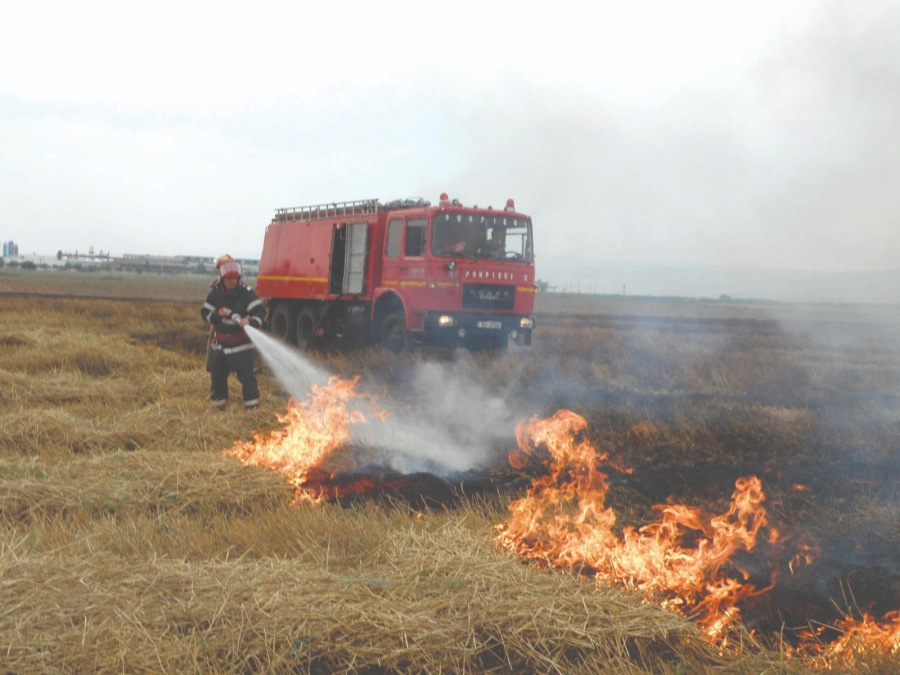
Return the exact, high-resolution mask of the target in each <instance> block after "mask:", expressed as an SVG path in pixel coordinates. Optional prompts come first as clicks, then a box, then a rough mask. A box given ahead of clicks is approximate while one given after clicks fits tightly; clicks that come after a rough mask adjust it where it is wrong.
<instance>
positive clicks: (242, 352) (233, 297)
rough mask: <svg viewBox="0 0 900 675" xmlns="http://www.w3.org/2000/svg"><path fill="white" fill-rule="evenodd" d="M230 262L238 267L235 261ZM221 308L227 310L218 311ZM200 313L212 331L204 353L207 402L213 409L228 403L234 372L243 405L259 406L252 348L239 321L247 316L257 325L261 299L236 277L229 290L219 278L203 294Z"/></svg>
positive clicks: (260, 317) (262, 314)
mask: <svg viewBox="0 0 900 675" xmlns="http://www.w3.org/2000/svg"><path fill="white" fill-rule="evenodd" d="M230 264H231V265H235V266H236V267H237V268H238V270H239V269H240V267H239V266H238V265H237V263H230ZM223 270H224V266H223ZM223 307H225V308H227V310H228V311H227V312H225V311H222V312H220V310H221V309H222V308H223ZM222 314H226V316H222ZM200 316H201V317H202V318H203V320H204V321H206V322H208V323H209V324H210V325H211V326H212V330H213V336H212V338H213V339H212V341H211V343H210V347H209V353H208V355H207V370H208V371H209V375H210V394H209V400H210V403H212V405H213V406H215V407H216V408H223V407H225V404H226V403H227V402H228V375H229V373H236V374H237V377H238V380H239V381H240V383H241V388H242V394H243V398H244V407H246V408H248V409H249V408H255V407H256V406H258V405H259V387H258V386H257V383H256V373H255V371H254V362H255V348H254V346H253V343H252V342H251V341H250V338H249V337H248V336H247V332H246V331H245V330H244V328H243V327H242V326H241V325H240V322H241V319H243V318H245V317H247V318H249V324H248V325H250V326H253V327H254V328H260V327H261V326H262V324H263V319H265V316H266V310H265V307H264V306H263V302H262V300H260V299H259V297H258V296H257V295H256V293H255V292H254V291H253V289H251V288H250V287H249V286H247V285H246V284H244V283H243V282H242V281H240V280H238V282H237V284H236V285H235V286H234V288H232V289H231V290H228V288H227V285H226V283H225V282H224V281H222V280H220V283H217V284H216V285H215V286H214V287H213V288H212V290H211V291H210V292H209V295H208V296H207V297H206V302H205V303H203V307H202V308H201V309H200Z"/></svg>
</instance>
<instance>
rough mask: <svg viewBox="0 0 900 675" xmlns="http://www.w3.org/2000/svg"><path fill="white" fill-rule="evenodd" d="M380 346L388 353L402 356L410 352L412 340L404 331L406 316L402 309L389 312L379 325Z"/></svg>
mask: <svg viewBox="0 0 900 675" xmlns="http://www.w3.org/2000/svg"><path fill="white" fill-rule="evenodd" d="M381 344H383V345H384V348H385V349H387V350H388V351H389V352H392V353H394V354H402V353H403V352H408V351H411V350H412V348H413V339H412V335H410V333H409V331H408V330H406V316H405V315H404V314H403V310H402V309H398V310H396V311H393V312H391V313H390V314H388V315H387V316H386V317H384V321H383V322H382V324H381Z"/></svg>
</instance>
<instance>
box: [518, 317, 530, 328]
mask: <svg viewBox="0 0 900 675" xmlns="http://www.w3.org/2000/svg"><path fill="white" fill-rule="evenodd" d="M519 328H534V319H532V318H531V317H530V316H523V317H522V318H521V319H519Z"/></svg>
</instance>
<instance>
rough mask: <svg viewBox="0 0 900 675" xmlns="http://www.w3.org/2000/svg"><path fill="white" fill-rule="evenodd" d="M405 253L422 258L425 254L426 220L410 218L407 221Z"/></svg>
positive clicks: (407, 255) (408, 255)
mask: <svg viewBox="0 0 900 675" xmlns="http://www.w3.org/2000/svg"><path fill="white" fill-rule="evenodd" d="M403 255H405V256H406V257H408V258H410V257H413V258H421V257H422V256H424V255H425V220H410V221H409V222H408V223H406V248H405V249H404V251H403Z"/></svg>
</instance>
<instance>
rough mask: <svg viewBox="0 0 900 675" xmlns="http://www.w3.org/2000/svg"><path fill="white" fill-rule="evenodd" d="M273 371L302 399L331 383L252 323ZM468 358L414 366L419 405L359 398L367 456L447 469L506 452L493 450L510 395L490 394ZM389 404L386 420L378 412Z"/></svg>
mask: <svg viewBox="0 0 900 675" xmlns="http://www.w3.org/2000/svg"><path fill="white" fill-rule="evenodd" d="M247 328H248V330H247V334H248V335H249V336H250V339H251V340H252V341H253V343H254V344H255V345H256V347H257V349H258V350H259V353H260V354H261V355H262V357H263V359H264V360H265V362H266V364H267V365H268V366H269V368H270V369H271V371H272V373H273V375H275V377H276V378H277V379H278V380H279V382H281V384H282V386H284V388H285V390H286V391H287V392H288V393H289V394H290V395H291V396H293V397H294V398H296V399H297V400H300V401H302V400H304V399H305V398H306V396H307V394H308V393H309V391H310V387H311V386H312V385H313V384H316V385H324V384H327V382H328V380H329V378H330V375H329V373H328V372H326V371H325V370H323V369H322V368H320V367H319V366H317V365H315V364H314V363H312V361H311V360H310V359H308V358H307V357H306V356H305V355H303V354H302V353H300V352H298V351H297V350H296V349H293V348H291V347H290V346H288V345H286V344H284V343H283V342H281V341H279V340H277V339H275V338H273V337H271V336H270V335H267V334H265V333H263V332H262V331H259V330H256V329H254V328H252V327H249V326H248V327H247ZM467 370H468V367H467V365H466V362H465V361H463V362H461V363H459V364H455V365H454V367H450V366H448V365H446V364H438V363H423V364H420V365H418V366H416V368H415V371H414V374H413V377H412V379H411V382H410V384H409V386H410V388H411V392H410V393H411V394H412V398H413V399H414V400H415V401H416V404H415V406H414V407H411V406H404V405H402V404H400V403H399V402H397V401H394V400H384V399H380V400H378V401H377V402H372V401H369V400H367V399H359V400H357V401H354V402H353V404H352V405H353V406H354V407H355V408H357V409H359V410H360V411H361V412H363V414H364V415H365V417H366V420H367V423H365V424H358V425H354V426H353V427H352V432H353V441H354V443H356V444H362V445H365V446H367V447H368V448H369V449H370V450H371V458H370V461H369V463H370V464H373V465H380V466H384V467H386V468H389V469H391V470H393V471H398V472H400V473H413V472H417V471H427V472H430V473H434V474H437V475H443V476H447V475H450V474H454V473H462V472H465V471H469V470H471V469H484V468H488V467H491V466H493V465H495V464H497V463H499V461H500V460H501V457H503V456H505V453H501V452H500V451H494V449H493V448H494V447H495V446H497V442H498V440H499V439H508V438H509V436H510V435H511V434H512V431H513V428H514V425H515V421H516V420H515V416H514V415H513V414H512V412H511V411H510V410H509V409H508V407H507V405H506V403H505V401H504V400H503V399H502V398H500V397H497V396H492V395H491V394H490V393H489V392H487V391H486V390H485V389H484V388H483V387H481V386H479V385H477V384H475V383H474V382H473V380H472V378H471V377H470V376H469V375H467ZM378 410H384V411H386V412H387V413H388V417H387V418H386V419H385V420H384V422H382V421H380V420H379V419H378V418H377V415H376V413H377V411H378Z"/></svg>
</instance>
